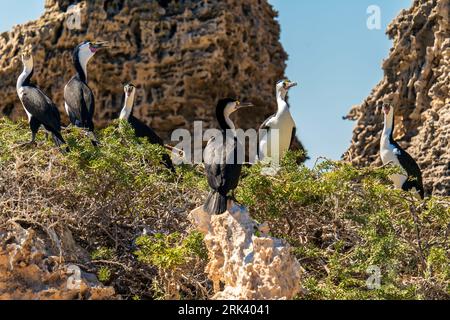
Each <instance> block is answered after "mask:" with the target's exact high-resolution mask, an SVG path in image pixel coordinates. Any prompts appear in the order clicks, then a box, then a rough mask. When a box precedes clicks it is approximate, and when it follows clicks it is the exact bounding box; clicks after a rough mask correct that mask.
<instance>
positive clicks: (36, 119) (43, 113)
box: [16, 54, 66, 147]
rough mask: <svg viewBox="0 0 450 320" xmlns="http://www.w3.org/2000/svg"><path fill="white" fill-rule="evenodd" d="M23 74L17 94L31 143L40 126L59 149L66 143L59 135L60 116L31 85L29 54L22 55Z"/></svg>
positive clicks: (44, 95)
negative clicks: (25, 116)
mask: <svg viewBox="0 0 450 320" xmlns="http://www.w3.org/2000/svg"><path fill="white" fill-rule="evenodd" d="M22 64H23V67H24V68H23V72H22V74H21V75H20V76H19V78H18V79H17V87H16V89H17V94H18V95H19V99H20V101H21V102H22V105H23V108H24V109H25V112H26V113H27V116H28V122H29V124H30V129H31V141H30V142H29V143H27V144H33V143H35V140H36V134H37V132H38V131H39V128H40V127H41V125H43V126H44V128H45V129H46V130H47V131H48V132H50V133H51V135H52V138H53V141H54V142H55V145H57V146H58V147H61V146H62V145H64V144H65V143H66V142H65V141H64V139H63V137H62V135H61V116H60V114H59V111H58V108H57V107H56V106H55V104H54V103H53V101H52V100H51V99H50V98H49V97H48V96H47V95H46V94H45V93H44V92H42V90H41V89H39V88H38V87H37V86H35V85H33V84H31V82H30V81H31V77H32V76H33V71H34V63H33V56H32V55H31V54H23V55H22Z"/></svg>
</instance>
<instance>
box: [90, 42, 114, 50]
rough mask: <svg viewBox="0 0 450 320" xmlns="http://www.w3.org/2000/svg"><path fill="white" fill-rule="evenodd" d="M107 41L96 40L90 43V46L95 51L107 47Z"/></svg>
mask: <svg viewBox="0 0 450 320" xmlns="http://www.w3.org/2000/svg"><path fill="white" fill-rule="evenodd" d="M109 47H110V45H109V42H108V41H96V42H94V43H92V45H91V48H93V49H94V50H95V51H98V50H101V49H106V48H109Z"/></svg>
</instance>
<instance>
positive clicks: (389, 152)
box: [380, 136, 408, 189]
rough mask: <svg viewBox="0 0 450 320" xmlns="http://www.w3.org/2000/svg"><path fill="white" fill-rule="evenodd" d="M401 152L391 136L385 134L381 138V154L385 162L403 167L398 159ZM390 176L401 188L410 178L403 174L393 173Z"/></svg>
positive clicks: (395, 184)
mask: <svg viewBox="0 0 450 320" xmlns="http://www.w3.org/2000/svg"><path fill="white" fill-rule="evenodd" d="M399 154H400V150H398V149H397V147H396V146H394V145H393V144H391V142H390V139H389V136H387V137H386V136H383V137H382V138H381V148H380V156H381V161H382V162H383V164H384V165H393V166H399V167H401V164H400V161H399V160H398V156H399ZM389 178H390V179H391V180H392V182H393V183H394V186H395V187H396V188H397V189H401V188H402V187H403V185H404V184H405V182H406V181H407V180H408V176H407V175H402V174H393V175H391V176H390V177H389Z"/></svg>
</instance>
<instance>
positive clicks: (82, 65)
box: [75, 55, 90, 83]
mask: <svg viewBox="0 0 450 320" xmlns="http://www.w3.org/2000/svg"><path fill="white" fill-rule="evenodd" d="M89 59H90V57H88V56H86V55H78V57H77V58H76V59H75V69H76V70H77V73H78V77H79V78H80V80H81V81H83V82H85V83H87V82H88V74H87V64H88V62H89Z"/></svg>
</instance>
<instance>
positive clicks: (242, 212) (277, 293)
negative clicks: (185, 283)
mask: <svg viewBox="0 0 450 320" xmlns="http://www.w3.org/2000/svg"><path fill="white" fill-rule="evenodd" d="M191 217H192V219H193V220H194V222H195V224H197V225H198V226H199V230H200V231H201V232H204V233H205V234H206V236H205V243H206V247H207V249H208V251H209V258H210V262H209V264H208V266H207V268H206V272H207V274H208V276H209V278H210V279H211V280H212V281H213V283H214V290H215V293H216V294H215V296H214V297H213V299H217V300H268V299H271V300H277V299H293V298H294V297H295V296H296V295H297V294H298V293H299V291H300V264H299V263H298V261H297V260H296V259H295V257H294V256H293V255H292V254H291V252H290V250H291V249H290V247H289V245H288V244H287V243H285V242H284V241H282V240H280V239H275V238H272V237H269V236H268V235H267V233H268V231H269V230H268V228H267V225H266V224H262V225H258V224H257V223H256V222H255V221H253V220H252V219H251V217H250V215H249V213H248V211H247V210H246V209H245V208H240V207H236V206H235V207H233V208H232V209H230V212H226V213H224V214H223V215H218V216H212V217H211V216H209V215H208V214H207V213H205V212H204V211H203V210H202V209H201V208H198V209H196V210H194V211H193V212H192V213H191ZM257 234H261V235H257ZM221 285H223V290H221Z"/></svg>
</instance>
